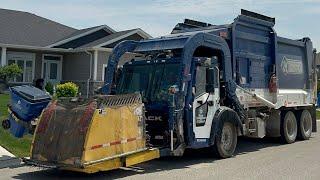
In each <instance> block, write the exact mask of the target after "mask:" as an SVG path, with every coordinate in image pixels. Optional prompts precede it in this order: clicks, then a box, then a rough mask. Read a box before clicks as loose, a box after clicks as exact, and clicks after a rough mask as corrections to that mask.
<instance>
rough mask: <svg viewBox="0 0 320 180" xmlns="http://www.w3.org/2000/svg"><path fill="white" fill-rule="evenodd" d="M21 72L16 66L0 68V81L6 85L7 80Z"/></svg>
mask: <svg viewBox="0 0 320 180" xmlns="http://www.w3.org/2000/svg"><path fill="white" fill-rule="evenodd" d="M22 72H23V71H22V69H21V68H20V67H19V66H18V65H17V64H10V65H6V66H2V67H0V80H2V81H3V82H4V83H5V84H8V81H9V79H12V78H14V77H15V76H17V75H19V74H21V73H22Z"/></svg>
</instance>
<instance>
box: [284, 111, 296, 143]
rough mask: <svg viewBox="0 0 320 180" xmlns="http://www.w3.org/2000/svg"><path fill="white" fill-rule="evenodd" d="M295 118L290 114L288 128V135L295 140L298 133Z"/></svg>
mask: <svg viewBox="0 0 320 180" xmlns="http://www.w3.org/2000/svg"><path fill="white" fill-rule="evenodd" d="M293 116H294V115H293V114H289V117H288V120H287V126H286V129H287V133H288V136H289V138H290V139H294V138H295V137H296V133H297V123H296V120H295V118H294V117H293Z"/></svg>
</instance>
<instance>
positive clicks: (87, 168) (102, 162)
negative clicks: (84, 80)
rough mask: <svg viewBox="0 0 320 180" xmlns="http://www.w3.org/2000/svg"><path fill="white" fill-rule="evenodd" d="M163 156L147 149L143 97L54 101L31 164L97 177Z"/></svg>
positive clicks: (41, 125)
mask: <svg viewBox="0 0 320 180" xmlns="http://www.w3.org/2000/svg"><path fill="white" fill-rule="evenodd" d="M158 157H159V151H158V150H157V149H149V148H148V147H147V146H146V133H145V118H144V106H143V103H142V102H141V96H140V95H139V94H128V95H119V96H99V97H96V98H95V99H90V100H77V101H73V102H72V101H70V99H64V100H59V101H57V100H54V101H52V102H51V103H50V104H49V106H48V107H47V108H46V109H45V110H44V111H43V113H42V115H41V118H40V121H39V124H38V126H37V129H36V131H35V134H34V139H33V143H32V149H31V158H30V161H29V163H32V164H35V165H39V166H53V167H58V168H63V169H68V170H74V171H82V172H87V173H93V172H97V171H105V170H110V169H116V168H119V167H123V166H130V165H133V164H136V163H140V162H143V161H146V160H150V159H154V158H158Z"/></svg>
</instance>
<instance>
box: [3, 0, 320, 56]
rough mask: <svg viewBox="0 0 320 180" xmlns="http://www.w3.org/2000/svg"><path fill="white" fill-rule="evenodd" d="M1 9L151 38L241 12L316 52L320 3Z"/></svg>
mask: <svg viewBox="0 0 320 180" xmlns="http://www.w3.org/2000/svg"><path fill="white" fill-rule="evenodd" d="M0 4H1V8H7V9H15V10H22V11H28V12H32V13H35V14H37V15H39V16H43V17H46V18H49V19H51V20H54V21H57V22H60V23H62V24H66V25H69V26H72V27H75V28H86V27H90V26H96V25H101V24H106V25H109V26H110V27H112V28H114V29H115V30H125V29H132V28H137V27H140V28H142V29H143V30H145V31H146V32H148V33H149V34H151V35H152V36H160V35H164V34H168V33H170V31H171V30H172V28H173V27H174V26H175V24H177V23H178V22H181V21H182V20H183V19H184V18H191V19H196V20H200V21H205V22H209V23H212V24H225V23H230V22H232V20H233V19H234V18H235V17H236V16H237V15H238V14H239V13H240V9H241V8H244V9H248V10H251V11H256V12H260V13H263V14H265V15H268V16H272V17H275V18H276V27H275V29H276V31H277V33H278V34H279V35H280V36H284V37H289V38H293V39H298V38H301V37H305V36H308V37H310V38H311V39H312V41H313V43H314V47H316V48H317V49H318V50H319V51H320V0H222V1H221V0H174V1H169V0H153V1H151V0H150V1H147V0H135V1H134V0H68V1H67V0H45V1H44V0H0Z"/></svg>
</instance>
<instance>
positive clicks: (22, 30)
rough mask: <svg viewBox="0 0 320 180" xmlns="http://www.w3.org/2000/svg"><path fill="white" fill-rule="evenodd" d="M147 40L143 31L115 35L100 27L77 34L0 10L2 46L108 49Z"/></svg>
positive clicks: (32, 16) (30, 16) (39, 19)
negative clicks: (126, 42) (120, 43)
mask: <svg viewBox="0 0 320 180" xmlns="http://www.w3.org/2000/svg"><path fill="white" fill-rule="evenodd" d="M148 38H151V36H150V35H149V34H147V33H146V32H144V31H143V30H142V29H140V28H138V29H131V30H125V31H119V32H116V31H115V30H113V29H112V28H110V27H109V26H107V25H100V26H94V27H90V28H85V29H80V30H78V29H75V28H72V27H69V26H65V25H63V24H60V23H57V22H54V21H51V20H49V19H46V18H43V17H40V16H37V15H35V14H32V13H28V12H22V11H15V10H8V9H1V8H0V45H1V46H5V47H17V48H23V47H26V48H28V49H30V48H31V49H43V48H47V49H61V50H64V49H65V50H72V49H73V50H76V49H77V50H81V49H82V50H83V49H90V48H95V49H99V48H100V49H103V48H105V49H106V48H109V47H113V46H114V45H115V44H116V43H117V42H120V41H122V40H125V39H131V40H140V39H148Z"/></svg>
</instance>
